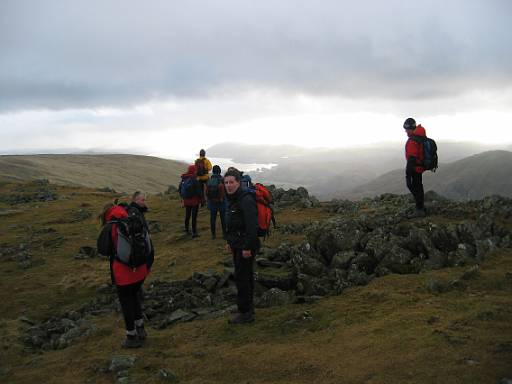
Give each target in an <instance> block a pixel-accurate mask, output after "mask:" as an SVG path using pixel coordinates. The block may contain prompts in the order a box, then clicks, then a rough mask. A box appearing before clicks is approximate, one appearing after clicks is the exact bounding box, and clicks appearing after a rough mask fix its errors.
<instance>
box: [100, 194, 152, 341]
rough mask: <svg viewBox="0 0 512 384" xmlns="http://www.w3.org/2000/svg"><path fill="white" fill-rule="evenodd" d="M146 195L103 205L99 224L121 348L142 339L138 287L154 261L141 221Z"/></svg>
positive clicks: (144, 209)
mask: <svg viewBox="0 0 512 384" xmlns="http://www.w3.org/2000/svg"><path fill="white" fill-rule="evenodd" d="M146 211H147V204H146V195H145V194H144V193H142V192H139V191H137V192H135V193H134V194H133V196H132V201H131V203H130V205H122V204H119V205H118V204H107V205H106V206H105V207H104V209H103V212H102V214H101V215H100V221H101V223H102V224H103V225H104V226H103V229H102V231H101V233H100V236H99V237H98V251H99V252H100V253H101V254H103V255H105V256H109V257H110V275H111V279H112V283H113V284H114V285H115V286H116V289H117V295H118V298H119V303H120V304H121V309H122V312H123V318H124V322H125V326H126V338H125V340H124V341H123V343H122V347H123V348H138V347H141V346H142V343H143V341H144V340H145V339H146V336H147V334H146V331H145V329H144V320H143V314H142V285H143V284H144V280H145V279H146V277H147V275H148V274H149V271H150V270H151V266H152V265H153V261H154V254H155V251H154V248H153V243H152V242H151V237H150V235H149V229H148V225H147V222H146V219H145V217H144V213H145V212H146Z"/></svg>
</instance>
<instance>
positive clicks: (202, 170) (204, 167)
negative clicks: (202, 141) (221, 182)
mask: <svg viewBox="0 0 512 384" xmlns="http://www.w3.org/2000/svg"><path fill="white" fill-rule="evenodd" d="M194 165H195V166H196V174H197V180H198V181H199V182H200V183H201V207H202V206H203V205H204V201H205V199H204V186H205V185H206V182H207V181H208V179H209V175H208V174H209V173H210V171H211V170H212V163H211V162H210V160H208V159H207V158H206V151H205V150H204V149H201V150H200V151H199V157H198V158H197V159H196V161H195V162H194Z"/></svg>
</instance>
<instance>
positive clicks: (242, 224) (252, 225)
mask: <svg viewBox="0 0 512 384" xmlns="http://www.w3.org/2000/svg"><path fill="white" fill-rule="evenodd" d="M227 200H228V209H227V211H226V240H227V242H228V244H229V245H230V247H231V248H233V249H242V250H251V251H253V252H256V251H257V250H258V249H259V247H260V239H259V238H258V208H257V207H256V196H255V195H254V193H253V192H250V191H248V190H246V189H243V188H242V187H240V188H238V190H237V191H236V192H235V193H234V194H232V195H229V194H228V195H227Z"/></svg>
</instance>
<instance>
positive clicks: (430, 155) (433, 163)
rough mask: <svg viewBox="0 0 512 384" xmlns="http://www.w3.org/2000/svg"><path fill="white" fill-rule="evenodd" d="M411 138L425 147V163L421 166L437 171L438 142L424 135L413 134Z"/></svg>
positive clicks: (427, 169)
mask: <svg viewBox="0 0 512 384" xmlns="http://www.w3.org/2000/svg"><path fill="white" fill-rule="evenodd" d="M411 139H412V140H414V141H415V142H417V143H420V144H421V146H422V148H423V164H421V166H422V167H423V168H425V170H426V171H432V172H435V171H436V169H437V168H438V158H437V144H436V142H435V141H434V140H433V139H431V138H428V137H423V136H412V137H411Z"/></svg>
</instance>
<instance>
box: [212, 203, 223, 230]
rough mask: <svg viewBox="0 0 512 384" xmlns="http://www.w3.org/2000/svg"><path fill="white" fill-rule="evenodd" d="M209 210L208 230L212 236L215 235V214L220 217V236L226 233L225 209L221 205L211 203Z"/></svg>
mask: <svg viewBox="0 0 512 384" xmlns="http://www.w3.org/2000/svg"><path fill="white" fill-rule="evenodd" d="M209 208H210V230H211V231H212V235H215V232H216V226H217V212H218V213H219V216H220V225H221V226H222V234H223V235H224V234H225V233H226V208H225V207H224V206H223V205H221V204H215V203H212V204H210V206H209Z"/></svg>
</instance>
